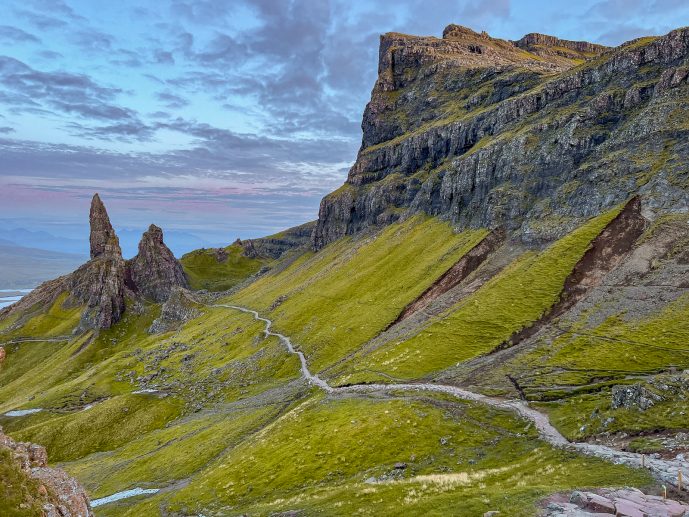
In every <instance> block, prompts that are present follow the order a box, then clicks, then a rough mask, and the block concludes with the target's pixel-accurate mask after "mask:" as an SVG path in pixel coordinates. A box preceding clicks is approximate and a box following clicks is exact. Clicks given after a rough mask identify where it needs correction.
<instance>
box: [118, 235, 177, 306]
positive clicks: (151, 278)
mask: <svg viewBox="0 0 689 517" xmlns="http://www.w3.org/2000/svg"><path fill="white" fill-rule="evenodd" d="M128 266H129V274H130V276H131V279H132V281H133V282H134V284H135V285H136V289H137V290H138V292H139V293H140V294H142V295H144V296H145V297H147V298H150V299H152V300H154V301H156V302H164V301H165V300H167V299H168V298H169V297H170V293H171V291H172V289H173V288H174V287H175V286H180V287H188V283H187V278H186V276H185V274H184V270H183V269H182V265H181V264H180V263H179V262H178V261H177V259H176V258H175V256H174V255H173V254H172V251H170V248H168V247H167V246H166V245H165V243H164V242H163V230H161V229H160V228H159V227H157V226H156V225H155V224H152V225H151V226H150V227H149V228H148V231H147V232H145V233H144V234H143V236H142V237H141V242H139V254H138V255H137V256H136V257H134V258H133V259H132V260H131V261H129V264H128Z"/></svg>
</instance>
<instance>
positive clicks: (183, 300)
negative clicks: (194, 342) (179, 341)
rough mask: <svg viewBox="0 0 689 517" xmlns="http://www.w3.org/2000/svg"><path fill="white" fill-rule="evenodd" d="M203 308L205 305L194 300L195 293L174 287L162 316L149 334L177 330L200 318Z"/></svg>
mask: <svg viewBox="0 0 689 517" xmlns="http://www.w3.org/2000/svg"><path fill="white" fill-rule="evenodd" d="M202 308H203V304H201V303H200V302H198V301H197V300H196V299H195V298H194V295H193V293H191V292H190V291H188V290H187V289H184V288H183V287H180V286H174V287H173V288H172V291H171V293H170V296H169V298H168V300H167V301H166V302H165V303H164V304H163V308H162V310H161V312H160V316H159V317H158V318H156V319H155V320H154V321H153V324H152V325H151V327H150V328H149V329H148V332H149V333H150V334H161V333H163V332H170V331H171V330H175V329H177V328H179V327H180V325H181V324H182V323H184V322H187V321H189V320H192V319H194V318H196V317H197V316H199V315H200V314H201V309H202Z"/></svg>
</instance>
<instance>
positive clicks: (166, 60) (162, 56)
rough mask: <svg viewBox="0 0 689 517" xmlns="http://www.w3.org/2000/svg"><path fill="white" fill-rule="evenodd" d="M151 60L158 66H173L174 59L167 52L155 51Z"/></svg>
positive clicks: (170, 53)
mask: <svg viewBox="0 0 689 517" xmlns="http://www.w3.org/2000/svg"><path fill="white" fill-rule="evenodd" d="M153 59H154V61H155V62H156V63H159V64H165V65H174V64H175V58H174V56H173V55H172V52H168V51H165V50H160V49H158V50H156V51H155V52H154V53H153Z"/></svg>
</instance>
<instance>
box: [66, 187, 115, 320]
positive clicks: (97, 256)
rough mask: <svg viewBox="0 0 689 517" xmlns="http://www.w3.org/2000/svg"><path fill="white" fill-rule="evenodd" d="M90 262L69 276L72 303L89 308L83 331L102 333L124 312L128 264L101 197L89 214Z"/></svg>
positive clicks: (86, 311)
mask: <svg viewBox="0 0 689 517" xmlns="http://www.w3.org/2000/svg"><path fill="white" fill-rule="evenodd" d="M89 225H90V227H91V233H90V237H89V242H90V244H91V260H90V261H88V262H87V263H86V264H84V265H83V266H81V267H80V268H79V269H77V270H76V271H75V272H74V273H72V274H71V275H69V276H68V278H67V281H66V283H65V284H66V289H67V291H68V292H69V296H70V302H71V303H75V304H77V305H86V308H85V310H84V312H83V314H82V317H81V327H82V328H92V329H103V328H109V327H111V326H112V325H113V324H114V323H117V322H118V321H119V320H120V318H121V317H122V314H123V313H124V310H125V295H126V289H125V283H124V281H125V276H126V267H125V261H124V259H123V258H122V250H121V249H120V243H119V239H118V238H117V235H116V234H115V230H114V229H113V227H112V224H110V217H108V212H107V210H106V209H105V205H103V202H102V201H101V199H100V197H99V196H98V194H95V195H94V196H93V199H92V201H91V210H90V212H89Z"/></svg>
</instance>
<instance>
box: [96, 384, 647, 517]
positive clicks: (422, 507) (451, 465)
mask: <svg viewBox="0 0 689 517" xmlns="http://www.w3.org/2000/svg"><path fill="white" fill-rule="evenodd" d="M397 462H404V463H406V464H407V468H406V469H404V470H403V472H398V473H394V471H395V468H394V466H395V463H397ZM370 477H375V478H377V479H379V480H381V482H379V483H375V484H365V483H363V481H364V480H365V479H368V478H370ZM649 481H650V480H649V477H648V475H647V474H646V473H644V472H641V471H634V470H630V469H628V468H625V467H621V466H617V465H612V464H608V463H603V462H601V461H598V460H595V459H591V458H586V457H581V456H577V455H575V454H573V453H569V452H565V451H561V450H557V449H553V448H551V447H549V446H547V445H546V444H544V443H543V442H541V441H540V440H539V439H538V438H537V435H536V433H535V431H534V430H533V429H532V428H530V427H529V426H528V424H526V423H525V422H523V421H521V420H518V419H516V418H514V417H512V416H511V415H510V414H508V413H504V412H500V411H495V410H491V409H488V408H486V407H483V406H477V405H472V404H462V403H458V402H456V401H455V402H453V403H450V402H447V401H445V400H444V399H443V398H439V399H435V398H433V397H431V398H430V399H424V400H413V399H407V400H389V399H378V400H376V399H360V398H345V399H333V400H328V399H323V398H321V397H316V398H312V399H310V400H308V401H306V402H305V403H304V404H302V405H300V406H298V407H297V408H295V409H294V410H292V411H291V412H289V413H288V414H286V415H285V416H283V417H282V418H280V419H278V420H277V421H275V422H274V423H272V424H271V425H269V426H267V427H266V428H265V429H264V430H262V431H260V432H259V433H257V434H255V435H253V436H251V437H250V438H248V439H247V440H246V441H244V442H243V443H241V444H239V445H238V446H236V447H235V448H233V449H232V450H230V451H229V452H228V453H227V454H226V455H224V456H223V457H221V458H219V459H218V460H217V462H215V463H213V464H211V465H210V466H209V467H208V468H207V469H206V470H205V471H203V472H202V473H200V474H199V475H198V476H196V477H194V478H193V479H192V481H191V482H190V484H189V485H188V486H186V487H184V488H181V489H180V490H178V491H176V492H174V493H170V494H160V495H157V496H155V497H154V498H153V499H151V500H147V501H145V502H143V503H141V504H135V505H133V506H129V508H128V509H127V508H126V505H120V506H118V505H112V507H111V509H110V512H112V513H106V514H105V515H108V514H112V515H115V514H117V515H156V514H157V513H158V511H159V510H158V508H159V507H162V508H164V509H165V511H168V512H175V511H181V512H183V513H187V514H188V513H194V514H196V513H204V514H210V515H213V514H223V515H240V514H243V513H250V514H251V515H269V514H272V513H274V512H281V511H287V510H303V511H305V512H306V514H307V515H308V514H314V513H324V514H327V515H355V514H357V513H364V514H371V513H374V514H376V515H400V513H402V514H419V513H429V514H431V515H447V514H453V515H472V516H474V515H481V514H482V513H483V512H485V511H488V510H496V509H497V510H502V511H503V512H505V513H506V514H508V515H523V516H527V515H533V513H534V504H535V502H536V501H537V500H538V499H539V498H540V497H542V496H543V495H545V494H547V493H550V492H552V491H555V490H565V489H572V488H575V487H578V488H583V487H588V486H597V485H605V486H616V485H636V486H642V485H645V484H648V483H649ZM130 504H131V503H130Z"/></svg>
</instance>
